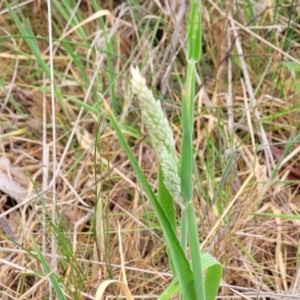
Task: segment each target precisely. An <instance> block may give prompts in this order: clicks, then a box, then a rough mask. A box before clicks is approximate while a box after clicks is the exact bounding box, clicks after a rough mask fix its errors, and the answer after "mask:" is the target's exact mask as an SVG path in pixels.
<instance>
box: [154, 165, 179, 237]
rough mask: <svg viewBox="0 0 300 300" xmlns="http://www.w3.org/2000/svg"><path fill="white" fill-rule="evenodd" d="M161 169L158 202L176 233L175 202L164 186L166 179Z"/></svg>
mask: <svg viewBox="0 0 300 300" xmlns="http://www.w3.org/2000/svg"><path fill="white" fill-rule="evenodd" d="M163 176H164V175H163V173H162V170H161V167H159V173H158V201H159V203H160V206H161V208H162V210H163V211H164V213H165V215H166V216H167V218H168V220H169V222H170V224H171V227H172V229H173V230H174V232H176V215H175V206H174V201H173V198H172V196H171V194H170V193H169V191H168V189H167V188H166V186H165V184H164V178H163Z"/></svg>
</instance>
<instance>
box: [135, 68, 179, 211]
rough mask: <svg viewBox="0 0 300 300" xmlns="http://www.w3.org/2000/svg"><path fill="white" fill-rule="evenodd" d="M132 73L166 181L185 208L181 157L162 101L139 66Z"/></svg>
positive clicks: (145, 120)
mask: <svg viewBox="0 0 300 300" xmlns="http://www.w3.org/2000/svg"><path fill="white" fill-rule="evenodd" d="M131 74H132V79H131V85H132V90H133V93H134V94H136V95H137V99H138V104H139V106H140V108H141V112H142V117H143V121H144V123H145V126H146V128H147V130H148V132H149V135H150V139H151V143H152V146H153V148H154V150H155V152H156V155H157V156H158V159H159V162H160V165H161V169H162V172H163V175H164V183H165V185H166V187H167V189H168V190H169V192H170V194H171V195H172V197H173V199H174V200H175V201H176V203H178V204H179V205H180V207H181V208H184V201H183V198H182V195H181V186H180V177H179V159H178V157H177V155H176V149H175V141H174V138H173V133H172V130H171V128H170V125H169V122H168V120H167V118H166V116H165V114H164V112H163V110H162V107H161V104H160V101H158V100H156V99H155V98H154V96H153V93H152V91H151V90H150V89H149V88H148V87H147V85H146V79H145V78H144V77H142V76H141V74H140V71H139V69H138V67H136V68H134V67H132V68H131Z"/></svg>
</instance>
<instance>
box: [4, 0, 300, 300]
mask: <svg viewBox="0 0 300 300" xmlns="http://www.w3.org/2000/svg"><path fill="white" fill-rule="evenodd" d="M49 2H50V1H49ZM167 2H168V1H145V2H143V1H140V3H138V2H132V1H93V0H91V1H82V2H75V1H73V0H69V1H51V12H50V13H49V7H48V6H47V3H46V2H43V3H40V2H39V1H35V2H34V3H27V2H21V3H19V5H16V4H13V3H10V4H9V3H8V2H6V1H4V2H3V3H2V4H1V6H0V27H1V29H0V31H1V43H0V49H1V50H0V63H1V66H2V67H1V69H0V74H1V76H0V78H1V80H0V97H1V103H0V130H1V131H0V145H1V147H0V149H1V150H0V151H1V155H0V180H1V181H4V182H9V183H8V187H7V188H6V189H5V188H4V187H3V186H0V190H1V193H0V227H1V231H0V298H1V299H5V300H6V299H7V300H8V299H50V298H52V297H54V296H55V295H58V297H59V299H68V298H71V299H94V296H95V294H96V290H97V288H98V286H99V285H100V283H101V282H103V281H105V280H107V279H118V280H122V279H123V278H122V275H121V274H122V273H121V265H124V266H125V270H126V276H127V281H128V287H129V290H130V291H131V293H132V295H134V296H135V297H136V298H137V299H139V298H142V299H157V298H158V296H159V295H160V294H161V293H162V291H163V290H164V289H165V288H166V286H167V285H168V284H169V283H170V282H171V278H172V277H171V274H170V269H169V265H168V258H167V254H166V248H165V244H164V241H163V238H162V231H161V228H160V227H159V224H158V222H157V219H156V217H155V216H154V214H153V210H152V207H151V205H150V204H149V201H148V199H147V197H146V196H145V194H144V193H143V191H142V189H141V187H140V185H139V182H138V181H137V178H136V175H135V173H134V172H133V170H132V168H131V167H130V163H129V160H128V158H127V157H126V155H125V153H124V151H123V149H122V148H121V146H120V143H119V141H118V139H117V136H116V133H115V132H114V130H113V129H112V126H111V124H110V123H109V121H108V119H107V118H106V110H105V108H104V105H103V101H106V102H107V103H109V105H110V107H111V109H112V111H113V112H114V114H115V116H116V117H117V119H118V120H119V122H120V124H121V128H122V131H123V133H124V135H125V136H126V139H127V141H128V143H129V145H130V146H131V148H132V150H133V152H134V154H135V157H136V158H137V160H138V162H139V164H140V166H141V168H142V170H143V171H144V173H145V174H146V176H147V179H148V181H149V182H150V183H151V185H152V186H153V188H154V189H156V188H157V165H158V162H157V158H156V156H155V153H154V151H153V150H152V148H151V146H150V140H149V136H148V133H147V131H145V130H144V127H143V123H142V119H141V114H140V111H139V109H138V106H137V104H136V99H135V98H134V97H133V93H132V91H131V89H130V78H131V75H130V67H131V66H132V65H138V66H139V67H140V69H141V72H142V73H143V75H144V76H145V77H146V79H147V82H148V84H149V85H150V86H151V87H152V89H153V93H154V94H155V96H156V97H157V98H160V99H161V100H162V105H163V108H164V110H165V112H166V115H167V117H168V120H169V121H170V124H171V128H172V131H173V134H174V137H175V142H176V147H177V149H179V148H180V143H181V138H182V128H181V125H180V119H179V118H180V110H181V106H180V104H181V103H180V97H181V93H182V89H183V86H184V85H183V84H184V81H185V78H184V76H185V74H186V62H185V51H186V40H185V32H186V19H185V16H186V15H187V12H188V7H187V6H185V4H184V3H183V2H184V1H173V2H171V1H169V5H167ZM270 3H272V4H270ZM268 5H269V6H268ZM299 9H300V7H299V6H298V5H296V4H295V3H294V4H291V5H281V4H279V5H276V4H275V1H274V2H272V1H271V2H270V1H269V2H268V1H261V2H259V3H258V2H256V1H210V0H207V1H203V3H202V12H203V14H202V18H203V45H204V46H203V56H202V59H201V61H200V63H199V64H198V65H197V73H198V74H197V85H196V90H197V95H196V97H195V122H194V169H195V176H194V178H193V180H194V182H195V189H194V193H193V200H194V204H195V208H196V212H197V221H198V226H199V233H200V236H201V240H202V244H201V245H202V248H203V250H205V251H208V252H210V253H211V254H212V255H213V256H215V257H216V259H218V260H219V261H220V262H221V263H222V265H223V266H224V275H223V282H222V285H221V288H220V291H219V298H220V299H293V297H294V299H297V297H298V299H299V297H300V296H299V295H300V290H299V286H300V285H299V280H300V279H299V278H300V277H299V272H298V268H299V240H300V234H299V226H300V221H299V213H298V212H299V210H300V201H299V179H300V166H299V134H298V131H299V130H298V127H299V121H298V120H299V109H300V107H299V101H298V100H299V91H300V88H299V83H298V78H299V70H300V68H299V65H300V61H299V57H298V56H299V55H298V53H299V41H298V39H299V38H298V36H299V25H298V23H299V17H298V15H299V14H298V12H299ZM99 11H100V12H101V11H102V13H100V15H101V16H100V15H96V17H95V18H93V16H95V15H94V14H95V13H97V12H99ZM98 14H99V13H98ZM175 16H176V18H175ZM49 17H50V18H51V21H52V22H50V23H51V30H52V40H49V28H50V27H49V26H50V25H49V24H50V23H49V22H48V20H49ZM50 48H51V50H50ZM52 79H53V80H52ZM13 184H17V185H16V186H15V185H13ZM12 187H13V188H12ZM24 192H25V194H24ZM16 194H17V195H16ZM118 224H120V228H121V229H120V230H121V240H120V238H119V237H118ZM96 233H97V234H96ZM120 243H121V244H122V247H123V255H124V261H125V262H124V263H122V261H121V253H120V248H119V244H120ZM118 292H119V289H118V288H117V287H115V288H114V287H111V286H110V287H109V288H108V289H107V291H106V294H107V295H115V297H116V295H117V294H118ZM286 295H288V296H286Z"/></svg>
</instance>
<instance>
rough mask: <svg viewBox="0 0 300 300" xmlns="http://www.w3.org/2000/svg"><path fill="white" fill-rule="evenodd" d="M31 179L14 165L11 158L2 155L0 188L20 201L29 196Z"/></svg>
mask: <svg viewBox="0 0 300 300" xmlns="http://www.w3.org/2000/svg"><path fill="white" fill-rule="evenodd" d="M28 186H29V181H28V179H27V177H26V175H25V174H24V173H23V172H22V171H21V170H20V168H17V167H13V166H11V164H10V161H9V159H7V158H6V157H0V190H1V191H2V192H3V193H5V194H7V195H8V196H10V197H11V198H13V199H15V200H16V201H17V202H18V203H21V202H23V201H24V200H25V199H26V197H27V188H28Z"/></svg>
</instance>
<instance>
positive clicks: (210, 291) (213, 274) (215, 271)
mask: <svg viewBox="0 0 300 300" xmlns="http://www.w3.org/2000/svg"><path fill="white" fill-rule="evenodd" d="M201 261H202V266H203V270H207V274H209V276H208V277H206V280H205V288H206V299H210V300H212V299H215V297H216V293H217V291H218V288H219V283H220V280H221V275H222V265H221V264H220V263H219V262H218V261H217V260H216V259H215V258H214V257H212V256H211V255H210V254H209V253H202V254H201ZM179 288H180V286H179V284H178V279H177V278H175V279H174V280H172V282H171V283H170V284H169V286H168V287H167V288H166V289H165V290H164V292H163V293H162V294H161V295H160V297H159V298H158V300H169V299H170V298H171V297H172V296H174V295H175V294H176V293H178V291H179Z"/></svg>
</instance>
